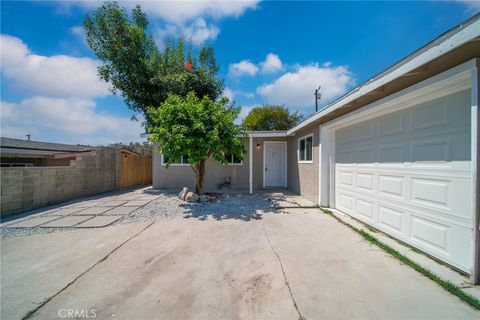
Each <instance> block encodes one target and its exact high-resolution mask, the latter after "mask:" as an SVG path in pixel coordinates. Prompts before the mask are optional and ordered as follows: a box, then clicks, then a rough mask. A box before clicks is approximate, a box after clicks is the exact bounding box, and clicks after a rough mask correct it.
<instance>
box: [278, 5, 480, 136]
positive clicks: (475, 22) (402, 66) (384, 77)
mask: <svg viewBox="0 0 480 320" xmlns="http://www.w3.org/2000/svg"><path fill="white" fill-rule="evenodd" d="M479 36H480V14H476V15H475V16H473V17H472V18H470V19H468V20H467V21H465V22H464V23H462V24H460V25H458V26H456V27H455V28H453V29H451V30H449V31H447V32H446V33H444V34H442V35H440V36H439V37H437V38H436V39H435V40H433V41H431V42H430V43H428V44H427V45H425V46H423V47H422V48H420V49H418V50H417V51H415V52H413V53H412V54H410V55H408V56H407V57H405V58H404V59H402V60H401V61H399V62H397V63H396V64H394V65H393V66H392V67H390V68H388V69H386V70H385V71H383V72H381V73H380V74H378V75H377V76H375V77H373V78H372V79H370V80H368V81H366V82H364V83H363V84H362V85H360V86H358V87H356V88H355V89H353V90H351V91H350V92H348V93H347V94H345V95H343V96H342V97H340V98H338V99H336V100H335V101H333V102H331V103H330V104H328V105H327V106H326V107H324V108H323V109H321V110H320V111H318V112H317V113H315V114H314V115H313V116H312V117H310V118H308V119H306V120H305V121H303V122H301V123H299V124H298V125H296V126H295V127H293V128H292V129H290V130H288V131H287V134H288V135H291V134H293V133H295V132H296V131H298V130H300V129H302V128H304V127H306V126H308V125H310V124H312V123H314V122H315V121H317V120H319V119H320V118H322V117H324V116H326V115H327V114H330V113H332V112H334V111H335V110H337V109H339V108H341V107H342V106H344V105H346V104H348V103H350V102H352V101H354V100H355V99H358V98H359V97H362V96H364V95H366V94H369V93H371V92H372V91H374V90H377V89H379V88H380V87H382V86H383V85H385V84H387V83H390V82H392V81H394V80H396V79H398V78H400V77H402V76H403V75H405V74H407V73H409V72H411V71H413V70H415V69H416V68H419V67H421V66H422V65H424V64H426V63H428V62H430V61H433V60H434V59H436V58H438V57H440V56H442V55H444V54H446V53H447V52H450V51H452V50H454V49H455V48H458V47H459V46H461V45H463V44H466V43H467V42H469V41H472V40H474V39H475V38H477V37H479Z"/></svg>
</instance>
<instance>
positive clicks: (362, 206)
mask: <svg viewBox="0 0 480 320" xmlns="http://www.w3.org/2000/svg"><path fill="white" fill-rule="evenodd" d="M356 209H357V210H356V212H358V214H359V215H361V216H363V217H364V218H366V219H368V220H369V221H373V220H374V209H375V205H374V204H373V202H371V201H365V200H361V199H358V200H357V206H356Z"/></svg>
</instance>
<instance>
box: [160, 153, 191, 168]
mask: <svg viewBox="0 0 480 320" xmlns="http://www.w3.org/2000/svg"><path fill="white" fill-rule="evenodd" d="M167 161H168V156H166V155H163V157H162V164H166V163H167ZM188 164H189V163H188V157H187V156H181V157H180V161H178V162H173V163H172V164H171V165H172V166H177V165H188Z"/></svg>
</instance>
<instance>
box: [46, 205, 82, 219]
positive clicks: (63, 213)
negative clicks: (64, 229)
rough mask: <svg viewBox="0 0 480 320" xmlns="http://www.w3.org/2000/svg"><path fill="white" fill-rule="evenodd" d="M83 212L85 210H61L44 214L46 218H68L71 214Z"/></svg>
mask: <svg viewBox="0 0 480 320" xmlns="http://www.w3.org/2000/svg"><path fill="white" fill-rule="evenodd" d="M80 210H83V208H75V207H73V208H60V209H57V210H54V211H51V212H49V213H46V214H44V216H49V217H50V216H68V215H69V214H72V213H75V212H78V211H80Z"/></svg>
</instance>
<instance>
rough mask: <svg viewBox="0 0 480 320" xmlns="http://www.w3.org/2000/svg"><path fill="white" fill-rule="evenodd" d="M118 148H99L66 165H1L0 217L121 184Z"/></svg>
mask: <svg viewBox="0 0 480 320" xmlns="http://www.w3.org/2000/svg"><path fill="white" fill-rule="evenodd" d="M119 159H120V150H118V149H114V148H98V149H97V150H96V151H95V154H94V155H92V156H81V157H77V159H76V160H74V161H71V163H70V166H65V167H27V168H1V169H0V175H1V207H0V208H1V210H0V213H1V215H2V216H4V215H8V214H12V213H16V212H21V211H25V210H29V209H34V208H39V207H43V206H46V205H51V204H55V203H59V202H62V201H65V200H70V199H74V198H78V197H82V196H87V195H93V194H97V193H101V192H106V191H112V190H116V189H118V188H119V187H120V161H119Z"/></svg>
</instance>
